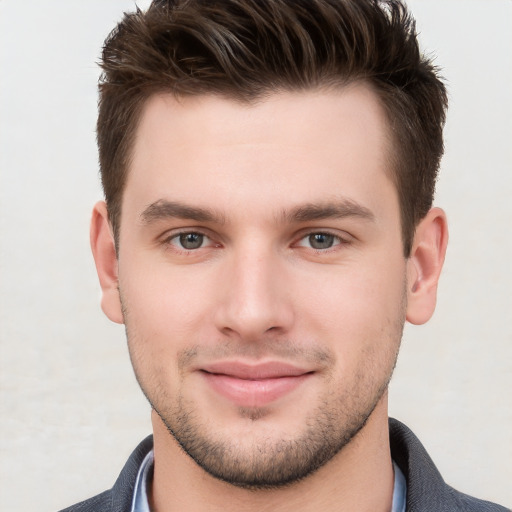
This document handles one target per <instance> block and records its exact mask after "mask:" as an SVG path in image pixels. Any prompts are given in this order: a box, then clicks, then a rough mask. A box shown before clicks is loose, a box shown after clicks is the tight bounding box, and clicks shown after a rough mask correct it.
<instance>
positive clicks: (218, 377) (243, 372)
mask: <svg viewBox="0 0 512 512" xmlns="http://www.w3.org/2000/svg"><path fill="white" fill-rule="evenodd" d="M199 370H200V372H201V373H202V375H203V376H204V378H205V379H206V381H207V382H208V383H209V385H210V386H211V387H212V389H213V390H214V391H215V392H216V393H218V394H220V395H221V396H223V397H224V398H227V399H228V400H230V401H231V402H233V403H234V404H235V405H238V406H240V407H262V406H265V405H268V404H270V403H271V402H273V401H275V400H277V399H279V398H281V397H283V396H284V395H287V394H288V393H291V392H292V391H293V390H295V389H296V388H297V387H298V386H300V385H301V384H302V383H303V382H304V381H305V380H307V379H308V378H309V377H311V376H312V375H313V374H314V372H313V371H312V370H309V369H305V368H300V367H297V366H294V365H291V364H289V363H283V362H279V361H268V362H264V363H257V364H248V363H245V362H239V361H222V362H215V363H211V364H206V365H204V366H202V367H201V368H200V369H199Z"/></svg>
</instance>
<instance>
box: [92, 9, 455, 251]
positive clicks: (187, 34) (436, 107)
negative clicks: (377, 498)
mask: <svg viewBox="0 0 512 512" xmlns="http://www.w3.org/2000/svg"><path fill="white" fill-rule="evenodd" d="M100 65H101V67H102V69H103V73H102V75H101V78H100V83H99V93H100V94H99V116H98V125H97V137H98V146H99V157H100V167H101V177H102V184H103V189H104V192H105V199H106V202H107V207H108V212H109V218H110V222H111V224H112V227H113V230H114V234H115V237H116V243H117V240H118V230H119V224H120V215H121V200H122V194H123V188H124V184H125V182H126V175H127V172H128V168H129V164H130V158H131V151H132V148H133V142H134V137H135V132H136V129H137V123H138V120H139V118H140V115H141V111H142V108H143V106H144V105H145V102H146V100H147V99H148V98H149V97H150V96H151V95H153V94H155V93H160V92H170V93H172V94H174V95H176V96H190V95H201V94H219V95H223V96H226V97H229V98H233V99H236V100H239V101H252V100H255V99H258V98H261V97H262V96H265V95H268V94H270V93H272V92H273V91H278V90H307V89H312V88H315V87H325V86H328V87H330V86H343V85H345V84H347V83H350V82H354V81H358V80H359V81H364V82H365V83H368V84H370V85H371V86H372V87H373V88H374V90H375V91H376V93H377V94H378V96H379V98H380V100H381V103H382V105H383V106H384V108H385V110H386V113H387V116H388V120H389V124H390V131H391V134H392V138H393V145H394V148H395V151H393V155H392V162H393V163H392V168H393V169H392V173H391V174H392V176H393V179H394V182H395V185H396V187H397V191H398V196H399V201H400V208H401V221H402V238H403V244H404V253H405V255H406V256H408V255H409V253H410V248H411V244H412V239H413V236H414V231H415V228H416V225H417V223H418V222H419V221H420V220H421V219H422V218H423V217H424V216H425V215H426V213H427V212H428V210H429V209H430V207H431V205H432V200H433V195H434V189H435V182H436V177H437V172H438V168H439V162H440V159H441V156H442V153H443V136H442V131H443V126H444V122H445V112H446V107H447V98H446V90H445V87H444V85H443V82H442V80H441V79H440V78H439V76H438V73H437V69H436V68H435V67H434V66H433V64H432V62H431V61H430V60H429V59H428V58H426V57H425V56H423V55H422V54H421V53H420V50H419V47H418V41H417V35H416V30H415V23H414V20H413V19H412V17H411V16H410V14H409V13H408V11H407V9H406V7H405V5H404V4H403V3H402V2H401V1H399V0H154V1H153V3H152V4H151V6H150V7H149V9H148V10H147V11H146V12H142V11H141V10H139V9H137V11H136V12H134V13H131V14H125V15H124V18H123V19H122V21H121V22H120V23H119V24H118V26H117V27H116V28H115V29H114V30H113V31H112V33H111V34H110V35H109V37H108V38H107V40H106V42H105V46H104V48H103V53H102V59H101V63H100Z"/></svg>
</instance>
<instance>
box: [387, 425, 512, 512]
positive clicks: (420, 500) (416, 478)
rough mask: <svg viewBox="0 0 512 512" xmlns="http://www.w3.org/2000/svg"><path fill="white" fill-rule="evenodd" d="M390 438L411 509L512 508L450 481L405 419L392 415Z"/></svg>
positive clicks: (476, 511) (492, 511)
mask: <svg viewBox="0 0 512 512" xmlns="http://www.w3.org/2000/svg"><path fill="white" fill-rule="evenodd" d="M389 438H390V445H391V456H392V457H393V460H394V461H395V462H396V463H397V464H398V466H399V468H400V469H401V470H402V472H403V474H404V476H405V479H406V481H407V512H431V511H432V510H435V511H436V512H510V510H509V509H506V508H505V507H502V506H500V505H497V504H495V503H491V502H489V501H483V500H479V499H477V498H473V497H471V496H468V495H466V494H463V493H461V492H459V491H457V490H455V489H453V487H450V486H449V485H448V484H446V483H445V481H444V480H443V477H442V476H441V474H440V473H439V471H438V469H437V468H436V466H435V464H434V462H433V461H432V459H431V458H430V456H429V455H428V453H427V451H426V450H425V448H424V447H423V445H422V444H421V442H420V440H419V439H418V438H417V437H416V436H415V435H414V434H413V432H412V431H411V430H410V429H409V428H407V427H406V426H405V425H404V424H403V423H400V422H399V421H397V420H395V419H392V418H390V420H389Z"/></svg>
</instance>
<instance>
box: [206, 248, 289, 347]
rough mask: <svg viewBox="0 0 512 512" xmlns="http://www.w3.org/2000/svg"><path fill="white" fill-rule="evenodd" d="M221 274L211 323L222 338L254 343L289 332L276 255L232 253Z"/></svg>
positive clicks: (283, 274) (281, 268)
mask: <svg viewBox="0 0 512 512" xmlns="http://www.w3.org/2000/svg"><path fill="white" fill-rule="evenodd" d="M221 274H222V275H219V280H220V281H221V282H220V283H219V291H220V294H219V295H220V296H219V297H218V299H219V300H218V303H217V304H218V306H217V309H216V312H215V321H216V327H217V329H218V330H219V331H221V332H222V333H223V334H224V335H227V336H229V337H235V338H239V339H241V340H244V341H258V340H261V339H262V338H264V337H268V334H269V333H270V332H272V333H273V334H274V335H277V334H280V335H283V334H285V333H287V332H288V331H289V330H290V329H291V326H292V324H293V307H292V302H291V297H290V293H289V291H288V290H287V286H286V281H287V278H286V271H285V262H283V261H282V258H280V257H279V255H278V254H275V253H273V252H272V251H271V250H268V251H266V252H264V251H261V250H258V248H254V247H253V248H248V249H247V250H240V251H236V252H234V253H233V254H232V255H231V257H230V258H229V259H228V260H227V261H226V266H225V268H224V269H223V272H222V273H221Z"/></svg>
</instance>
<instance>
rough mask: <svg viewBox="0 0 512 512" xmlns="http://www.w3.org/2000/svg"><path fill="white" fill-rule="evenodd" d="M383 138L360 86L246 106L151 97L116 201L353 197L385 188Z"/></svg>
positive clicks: (380, 115) (375, 105)
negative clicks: (122, 192)
mask: <svg viewBox="0 0 512 512" xmlns="http://www.w3.org/2000/svg"><path fill="white" fill-rule="evenodd" d="M388 139H389V137H388V125H387V121H386V116H385V114H384V111H383V109H382V107H381V105H380V102H379V100H378V97H377V95H376V94H375V93H374V92H373V91H372V90H371V89H370V87H369V86H366V85H364V84H352V85H350V86H346V87H344V88H340V89H336V90H317V91H307V92H280V93H275V94H272V95H270V96H268V97H266V98H264V99H262V100H259V101H257V102H254V103H251V104H247V103H240V102H237V101H234V100H230V99H226V98H223V97H219V96H212V95H208V96H198V97H187V98H178V99H177V98H175V97H174V96H172V95H165V94H161V95H155V96H153V97H151V98H150V99H149V100H148V102H147V104H146V105H145V108H144V110H143V112H142V116H141V119H140V123H139V126H138V129H137V133H136V139H135V145H134V151H133V156H132V162H131V166H130V170H129V174H128V180H127V184H126V189H125V197H124V198H123V202H130V203H131V202H132V201H134V202H135V203H137V204H136V205H135V206H136V208H138V209H139V210H141V209H144V207H146V206H147V205H148V204H151V203H153V202H155V201H157V200H159V199H162V198H163V199H170V200H175V199H178V200H180V201H183V200H184V201H187V202H190V201H192V202H194V203H197V202H199V203H204V206H207V207H212V206H226V207H227V206H235V205H238V206H243V208H244V210H247V209H250V207H251V205H253V204H254V205H256V204H257V203H258V202H261V203H262V205H263V203H264V204H265V208H268V206H269V205H272V204H276V205H279V206H280V207H286V206H287V205H286V204H285V203H287V202H289V203H290V204H289V205H288V206H290V207H291V208H293V207H295V206H296V205H297V204H301V203H307V202H311V201H318V200H321V199H325V198H326V194H327V195H329V194H331V195H333V196H334V195H335V196H339V195H342V196H347V197H348V198H349V199H350V200H355V201H357V202H360V200H361V199H362V198H359V197H357V196H358V194H359V195H361V194H362V195H365V194H366V196H372V195H376V194H379V193H382V187H381V188H380V191H379V189H378V187H376V183H375V180H376V178H378V179H379V180H382V181H383V183H384V182H385V183H386V185H387V186H388V185H390V181H389V179H388V175H389V174H390V173H389V172H388V169H389V167H390V164H389V160H390V159H389V158H388V156H389V146H390V144H389V140H388ZM388 182H389V183H388ZM388 188H389V187H388ZM392 188H393V187H392ZM390 193H391V194H394V191H393V190H392V189H390ZM316 196H317V197H316ZM262 198H264V199H265V201H260V200H262ZM366 199H369V197H367V198H366ZM206 203H208V204H206ZM294 203H295V204H294ZM202 205H203V204H201V205H200V206H202ZM123 209H124V206H123Z"/></svg>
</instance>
